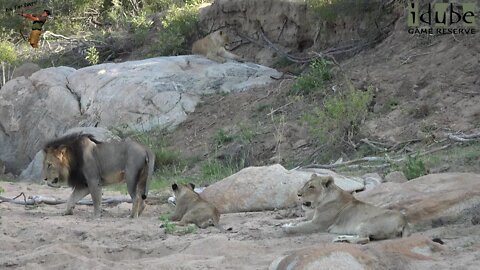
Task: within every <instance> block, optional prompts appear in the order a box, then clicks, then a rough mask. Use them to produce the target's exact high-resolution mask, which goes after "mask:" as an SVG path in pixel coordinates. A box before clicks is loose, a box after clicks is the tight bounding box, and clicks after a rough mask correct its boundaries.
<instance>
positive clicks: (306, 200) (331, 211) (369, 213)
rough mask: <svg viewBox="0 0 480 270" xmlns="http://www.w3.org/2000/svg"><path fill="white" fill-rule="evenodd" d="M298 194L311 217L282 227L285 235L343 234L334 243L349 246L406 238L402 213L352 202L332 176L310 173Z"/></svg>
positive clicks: (350, 197)
mask: <svg viewBox="0 0 480 270" xmlns="http://www.w3.org/2000/svg"><path fill="white" fill-rule="evenodd" d="M297 195H298V197H299V198H300V200H301V202H302V207H303V208H304V209H306V210H308V209H311V210H312V211H313V217H312V218H311V220H308V221H305V222H301V223H298V224H292V223H289V224H285V225H283V226H282V228H283V230H284V231H285V232H286V233H314V232H329V233H334V234H346V235H349V236H339V237H338V238H337V240H336V241H348V242H352V243H366V242H368V241H369V240H381V239H388V238H395V237H401V236H406V233H407V232H406V230H407V228H408V223H407V221H406V219H405V216H404V215H403V214H402V213H400V212H399V211H395V210H387V209H382V208H380V207H376V206H373V205H371V204H368V203H364V202H361V201H359V200H357V199H355V197H353V195H352V194H350V193H348V192H345V191H343V190H342V189H340V188H339V187H338V186H337V185H335V183H334V181H333V177H331V176H317V175H316V174H313V175H312V177H311V178H310V180H309V181H308V182H307V183H305V185H304V186H303V187H302V188H301V189H300V190H299V191H298V194H297ZM352 235H354V236H352Z"/></svg>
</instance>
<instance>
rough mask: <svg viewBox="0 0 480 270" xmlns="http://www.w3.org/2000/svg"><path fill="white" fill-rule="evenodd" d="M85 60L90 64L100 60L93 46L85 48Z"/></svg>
mask: <svg viewBox="0 0 480 270" xmlns="http://www.w3.org/2000/svg"><path fill="white" fill-rule="evenodd" d="M85 60H87V61H88V63H89V64H90V65H96V64H98V62H100V56H99V54H98V51H97V49H96V48H95V47H93V46H92V47H90V48H88V49H87V55H86V56H85Z"/></svg>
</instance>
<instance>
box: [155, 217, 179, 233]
mask: <svg viewBox="0 0 480 270" xmlns="http://www.w3.org/2000/svg"><path fill="white" fill-rule="evenodd" d="M159 219H160V221H161V222H162V225H163V228H164V230H165V233H166V234H173V233H174V232H175V229H176V227H177V226H176V225H175V223H173V222H172V221H170V218H169V217H168V215H166V214H164V215H161V216H160V217H159Z"/></svg>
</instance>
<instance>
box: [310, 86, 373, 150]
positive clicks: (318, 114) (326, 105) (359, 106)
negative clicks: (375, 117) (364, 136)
mask: <svg viewBox="0 0 480 270" xmlns="http://www.w3.org/2000/svg"><path fill="white" fill-rule="evenodd" d="M371 99H372V90H371V89H369V90H368V91H359V90H356V89H353V88H352V89H350V90H348V91H346V93H344V94H338V95H333V96H328V97H326V98H325V100H324V101H323V106H317V107H315V108H313V111H312V112H311V113H307V114H305V115H304V119H305V120H306V122H307V123H308V124H309V126H310V132H311V134H312V136H314V137H315V138H317V139H318V140H319V141H320V142H321V143H322V144H325V145H326V146H327V147H329V148H332V149H333V148H335V147H340V146H342V144H345V142H349V141H350V140H351V139H353V137H354V136H355V135H356V134H357V133H358V130H359V127H360V124H361V123H362V121H363V120H364V119H365V118H366V117H367V115H368V104H370V101H371Z"/></svg>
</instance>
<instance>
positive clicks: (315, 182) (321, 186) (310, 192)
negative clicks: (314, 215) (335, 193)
mask: <svg viewBox="0 0 480 270" xmlns="http://www.w3.org/2000/svg"><path fill="white" fill-rule="evenodd" d="M333 183H334V181H333V177H331V176H318V175H316V174H312V177H311V178H310V180H308V182H306V183H305V185H303V187H302V188H301V189H300V190H299V191H298V193H297V195H298V197H300V200H301V202H302V206H303V207H307V208H315V207H317V206H318V204H319V203H320V202H321V201H322V199H323V198H325V196H326V195H327V191H328V189H329V188H330V187H331V185H333Z"/></svg>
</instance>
